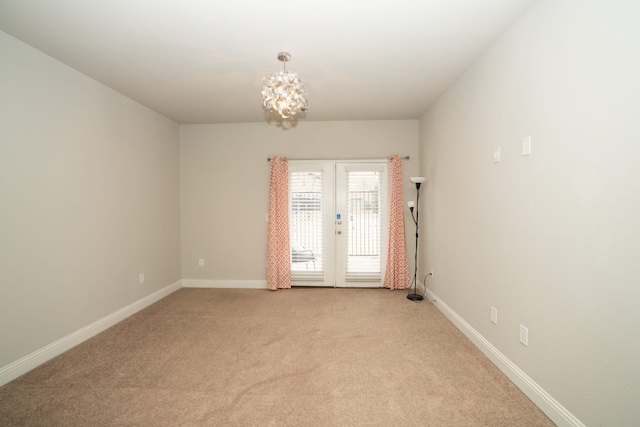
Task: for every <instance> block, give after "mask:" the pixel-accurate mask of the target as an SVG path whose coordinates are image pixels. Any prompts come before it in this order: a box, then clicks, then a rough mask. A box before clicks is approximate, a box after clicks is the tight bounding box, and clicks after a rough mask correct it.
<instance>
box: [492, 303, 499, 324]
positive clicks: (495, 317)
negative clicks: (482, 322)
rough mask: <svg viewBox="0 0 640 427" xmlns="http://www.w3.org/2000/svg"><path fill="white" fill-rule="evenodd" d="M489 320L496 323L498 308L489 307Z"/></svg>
mask: <svg viewBox="0 0 640 427" xmlns="http://www.w3.org/2000/svg"><path fill="white" fill-rule="evenodd" d="M491 322H492V323H494V324H496V325H497V324H498V309H497V308H495V307H491Z"/></svg>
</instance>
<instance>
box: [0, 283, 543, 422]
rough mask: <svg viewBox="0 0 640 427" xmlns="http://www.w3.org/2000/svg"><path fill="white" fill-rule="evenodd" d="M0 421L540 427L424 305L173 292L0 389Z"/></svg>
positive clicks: (522, 399)
mask: <svg viewBox="0 0 640 427" xmlns="http://www.w3.org/2000/svg"><path fill="white" fill-rule="evenodd" d="M0 424H2V425H3V426H4V425H6V426H474V427H477V426H491V427H496V426H553V425H554V424H553V423H552V422H551V421H550V420H549V419H548V418H547V417H546V416H545V415H544V414H543V413H542V412H541V411H540V410H539V409H538V408H537V407H536V406H535V405H534V404H533V403H532V402H531V401H530V400H529V399H528V398H527V397H526V396H525V395H524V394H523V393H522V392H521V391H520V390H518V389H517V388H516V387H515V385H513V383H511V382H510V381H509V380H508V379H507V378H506V377H505V376H504V375H503V374H502V373H501V372H500V371H499V370H498V369H497V368H496V367H495V366H494V365H493V364H492V363H491V362H490V361H489V360H488V359H487V358H486V357H485V356H484V355H483V354H482V353H481V352H480V351H479V350H478V349H477V348H476V347H475V346H474V345H473V344H472V343H471V342H470V341H469V340H468V339H467V338H466V337H465V336H464V335H463V334H462V333H461V332H459V331H458V330H457V329H456V328H455V327H454V326H453V325H452V324H451V323H450V322H449V321H448V320H447V319H446V317H444V316H443V315H442V314H441V313H440V312H439V311H438V310H437V309H436V308H435V307H434V306H432V305H431V304H430V303H429V302H427V301H424V302H421V303H415V302H412V301H409V300H407V298H406V292H405V291H389V290H384V289H306V288H302V289H301V288H294V289H291V290H280V291H277V292H271V291H267V290H237V289H235V290H231V289H187V288H185V289H180V290H179V291H177V292H175V293H173V294H171V295H169V296H168V297H166V298H165V299H163V300H161V301H159V302H158V303H156V304H154V305H152V306H150V307H148V308H147V309H145V310H143V311H141V312H139V313H137V314H136V315H134V316H132V317H130V318H128V319H126V320H124V321H123V322H121V323H119V324H117V325H115V326H114V327H112V328H110V329H108V330H107V331H105V332H103V333H101V334H99V335H97V336H96V337H94V338H92V339H90V340H88V341H86V342H84V343H82V344H80V345H79V346H77V347H75V348H73V349H71V350H70V351H68V352H66V353H64V354H62V355H60V356H59V357H57V358H55V359H53V360H51V361H49V362H47V363H46V364H44V365H42V366H40V367H38V368H36V369H34V370H33V371H31V372H29V373H27V374H26V375H23V376H22V377H20V378H18V379H16V380H15V381H13V382H11V383H9V384H7V385H5V386H4V387H2V388H0Z"/></svg>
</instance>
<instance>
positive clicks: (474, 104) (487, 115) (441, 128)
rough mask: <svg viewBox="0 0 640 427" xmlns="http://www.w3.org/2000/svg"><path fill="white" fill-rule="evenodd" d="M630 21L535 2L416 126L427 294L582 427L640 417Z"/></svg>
mask: <svg viewBox="0 0 640 427" xmlns="http://www.w3.org/2000/svg"><path fill="white" fill-rule="evenodd" d="M639 22H640V3H638V2H637V1H615V2H606V1H585V2H576V1H569V0H567V1H558V0H553V1H552V0H548V1H540V2H538V3H537V4H535V5H534V6H533V8H532V9H531V10H530V11H529V12H528V14H527V15H525V17H524V18H523V19H522V20H521V21H520V22H518V23H517V24H516V25H515V27H513V28H512V29H511V30H510V31H509V32H508V33H507V34H506V35H505V36H504V37H503V38H502V39H501V40H500V41H499V42H498V43H497V44H496V45H495V46H494V47H493V48H492V49H491V50H490V51H489V52H487V53H486V55H484V57H483V58H482V59H481V60H480V61H478V62H477V63H476V64H475V65H474V66H473V67H472V68H471V69H470V70H469V71H468V72H467V73H466V75H465V76H464V77H463V78H462V79H461V80H460V81H458V82H457V84H455V85H454V86H453V87H452V88H450V90H449V91H448V92H447V93H446V94H445V95H444V96H442V98H441V99H440V100H439V101H438V102H437V103H436V105H435V106H433V108H431V109H430V110H429V112H428V113H426V114H425V115H424V116H423V117H422V119H421V121H420V140H421V142H420V149H421V157H420V165H421V170H422V171H423V173H424V174H426V176H427V177H428V179H429V181H428V185H427V197H426V198H425V209H426V214H425V220H426V221H427V225H426V229H427V232H426V233H425V234H423V235H424V237H425V239H424V241H423V244H424V245H426V246H423V247H425V248H426V250H425V251H424V252H423V254H424V255H423V256H422V257H421V261H420V262H421V264H422V266H423V267H424V268H425V269H426V268H428V267H433V268H434V269H435V275H434V280H433V281H432V282H431V283H430V285H429V286H430V288H431V289H432V290H433V291H434V292H435V294H436V295H437V296H438V298H439V299H440V300H441V301H443V302H445V303H446V304H447V305H448V306H450V307H451V308H452V309H453V310H454V311H455V312H457V313H458V314H459V315H460V316H461V317H462V318H464V320H466V322H468V323H469V324H470V325H471V326H472V327H473V328H474V329H476V330H477V331H478V332H480V333H481V334H482V336H484V337H485V338H486V339H487V340H489V341H490V342H491V344H492V345H493V346H495V347H497V349H498V350H499V351H500V352H502V353H503V354H504V355H506V356H507V357H508V358H509V359H510V360H511V361H513V362H514V363H515V364H516V365H517V366H518V367H519V368H521V369H522V370H523V371H525V372H526V374H527V375H528V376H530V377H531V378H532V379H533V380H534V381H535V382H537V383H538V384H539V385H540V386H542V387H543V388H544V389H545V390H546V391H547V392H548V393H549V394H551V395H552V396H553V397H554V398H555V399H556V400H557V401H558V402H560V404H562V405H563V406H564V407H565V408H567V409H568V410H569V411H570V412H571V413H573V414H574V415H575V416H576V417H577V418H578V419H580V420H581V421H582V422H583V423H584V424H586V425H590V426H596V425H603V426H605V425H606V426H631V425H637V422H638V420H640V407H639V406H638V402H639V401H640V344H639V343H640V340H638V328H639V327H640V310H639V309H638V306H639V305H638V304H639V301H640V286H639V285H640V167H639V163H638V162H639V159H640V115H639V112H640V79H639V78H638V76H640V32H639V30H638V28H639V27H638V23H639ZM528 135H530V136H531V137H532V140H533V148H532V151H533V152H532V154H531V156H526V157H523V156H522V155H521V141H522V138H524V137H525V136H528ZM498 146H500V147H501V150H502V161H501V163H499V164H494V163H493V151H494V149H495V148H496V147H498ZM491 306H494V307H496V308H497V309H498V324H497V325H494V324H492V323H491V322H490V307H491ZM520 324H524V325H525V326H527V327H528V328H529V346H528V347H525V346H523V345H522V344H520V343H519V342H518V333H519V325H520Z"/></svg>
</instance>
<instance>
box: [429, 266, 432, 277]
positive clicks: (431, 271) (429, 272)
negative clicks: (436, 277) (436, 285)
mask: <svg viewBox="0 0 640 427" xmlns="http://www.w3.org/2000/svg"><path fill="white" fill-rule="evenodd" d="M429 273H430V274H431V277H433V267H431V270H430V271H429Z"/></svg>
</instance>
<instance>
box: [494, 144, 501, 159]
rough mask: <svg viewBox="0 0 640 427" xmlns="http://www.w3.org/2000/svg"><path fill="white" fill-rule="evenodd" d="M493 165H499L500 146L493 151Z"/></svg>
mask: <svg viewBox="0 0 640 427" xmlns="http://www.w3.org/2000/svg"><path fill="white" fill-rule="evenodd" d="M493 163H500V146H498V148H496V149H495V150H494V151H493Z"/></svg>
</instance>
